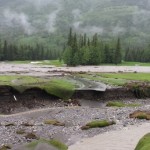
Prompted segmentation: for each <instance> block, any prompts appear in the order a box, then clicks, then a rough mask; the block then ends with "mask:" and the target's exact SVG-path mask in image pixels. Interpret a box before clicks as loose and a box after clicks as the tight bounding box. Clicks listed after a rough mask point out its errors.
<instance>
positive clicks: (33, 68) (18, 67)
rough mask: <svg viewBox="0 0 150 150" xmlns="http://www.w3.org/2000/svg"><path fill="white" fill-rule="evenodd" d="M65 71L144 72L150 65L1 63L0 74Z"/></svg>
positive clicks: (57, 72) (58, 72)
mask: <svg viewBox="0 0 150 150" xmlns="http://www.w3.org/2000/svg"><path fill="white" fill-rule="evenodd" d="M63 72H143V73H150V67H143V66H77V67H55V66H48V65H46V66H44V65H35V64H8V63H0V74H7V75H8V74H10V75H14V74H22V75H33V76H34V75H37V74H38V76H48V75H61V74H62V73H63Z"/></svg>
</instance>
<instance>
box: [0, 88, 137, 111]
mask: <svg viewBox="0 0 150 150" xmlns="http://www.w3.org/2000/svg"><path fill="white" fill-rule="evenodd" d="M134 98H135V95H134V93H132V92H131V91H129V90H127V89H125V88H113V89H107V90H106V91H105V92H100V91H94V90H76V91H75V92H74V94H73V95H72V97H71V98H70V100H68V101H64V100H62V99H60V98H58V97H56V96H54V95H50V94H48V93H46V92H45V91H44V90H41V89H38V88H34V89H30V90H26V91H25V92H23V93H19V92H18V91H16V90H15V89H13V88H12V87H10V86H0V106H1V107H0V114H14V113H19V112H25V111H29V110H33V109H39V108H52V107H64V106H81V104H82V100H84V102H85V101H86V100H87V101H88V100H90V101H93V103H94V101H97V102H104V101H110V100H119V99H120V100H122V99H134Z"/></svg>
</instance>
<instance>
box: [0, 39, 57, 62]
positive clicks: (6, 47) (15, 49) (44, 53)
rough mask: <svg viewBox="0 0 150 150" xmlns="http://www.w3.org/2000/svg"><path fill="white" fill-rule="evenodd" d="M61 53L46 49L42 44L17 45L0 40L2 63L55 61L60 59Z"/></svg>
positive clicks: (0, 59)
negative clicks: (7, 61) (6, 61)
mask: <svg viewBox="0 0 150 150" xmlns="http://www.w3.org/2000/svg"><path fill="white" fill-rule="evenodd" d="M59 56H60V52H59V51H57V50H52V49H50V48H45V47H44V45H42V44H38V43H37V44H35V45H34V46H31V45H17V44H14V43H13V44H12V43H8V42H7V41H6V40H4V41H2V40H0V61H5V60H9V61H13V60H54V59H58V58H59Z"/></svg>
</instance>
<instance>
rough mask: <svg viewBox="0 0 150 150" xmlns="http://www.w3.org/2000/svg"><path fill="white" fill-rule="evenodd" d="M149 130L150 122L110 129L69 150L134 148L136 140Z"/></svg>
mask: <svg viewBox="0 0 150 150" xmlns="http://www.w3.org/2000/svg"><path fill="white" fill-rule="evenodd" d="M148 132H150V123H144V124H142V125H139V126H137V125H136V126H130V127H128V128H127V127H126V128H123V129H122V130H118V131H110V132H106V133H103V134H100V135H97V136H95V137H92V138H87V139H83V140H82V141H80V142H78V143H76V144H75V145H72V146H70V147H69V150H77V149H78V150H134V149H135V147H136V145H137V143H138V141H139V140H140V139H141V137H143V136H144V135H145V134H147V133H148Z"/></svg>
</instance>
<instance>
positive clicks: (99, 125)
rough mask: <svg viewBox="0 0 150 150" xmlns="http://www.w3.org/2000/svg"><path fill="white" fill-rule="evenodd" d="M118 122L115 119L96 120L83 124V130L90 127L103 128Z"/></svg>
mask: <svg viewBox="0 0 150 150" xmlns="http://www.w3.org/2000/svg"><path fill="white" fill-rule="evenodd" d="M113 124H116V123H115V122H114V121H107V120H96V121H92V122H90V123H87V124H86V125H85V126H82V127H81V129H82V130H88V129H90V128H103V127H107V126H110V125H113Z"/></svg>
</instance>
